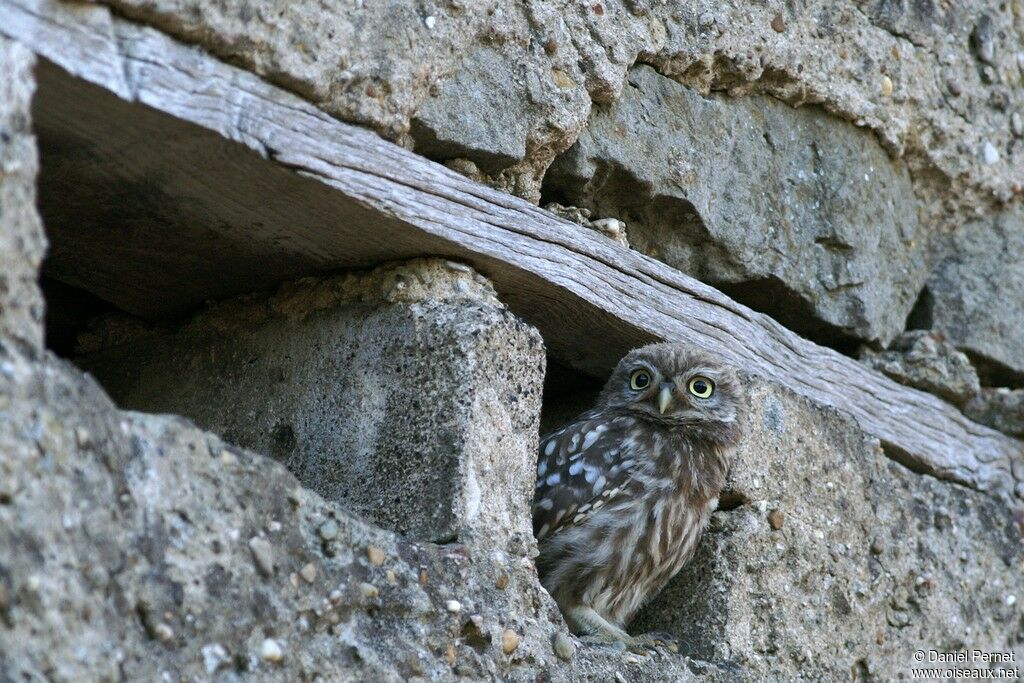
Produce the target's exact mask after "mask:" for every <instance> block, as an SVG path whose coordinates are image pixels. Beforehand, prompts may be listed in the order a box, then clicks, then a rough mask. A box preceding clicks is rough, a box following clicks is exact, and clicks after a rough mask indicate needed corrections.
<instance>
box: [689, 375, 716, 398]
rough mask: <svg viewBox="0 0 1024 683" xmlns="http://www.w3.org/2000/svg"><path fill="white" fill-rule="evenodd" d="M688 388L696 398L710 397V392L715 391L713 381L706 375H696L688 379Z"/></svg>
mask: <svg viewBox="0 0 1024 683" xmlns="http://www.w3.org/2000/svg"><path fill="white" fill-rule="evenodd" d="M689 389H690V393H691V394H693V395H694V396H696V397H697V398H710V397H711V394H713V393H715V383H714V382H712V381H711V380H709V379H708V378H707V377H701V376H700V375H697V376H696V377H694V378H693V379H691V380H690V385H689Z"/></svg>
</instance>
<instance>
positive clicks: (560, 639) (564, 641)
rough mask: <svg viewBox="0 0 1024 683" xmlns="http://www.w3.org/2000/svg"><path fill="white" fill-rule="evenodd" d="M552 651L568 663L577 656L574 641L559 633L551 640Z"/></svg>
mask: <svg viewBox="0 0 1024 683" xmlns="http://www.w3.org/2000/svg"><path fill="white" fill-rule="evenodd" d="M551 649H552V650H553V651H554V653H555V655H557V656H558V658H559V659H561V660H563V661H566V662H568V661H569V660H571V659H572V657H573V655H575V654H576V646H575V645H574V644H573V642H572V639H571V638H570V637H569V636H567V635H565V634H564V633H562V632H561V631H559V632H558V633H556V634H555V635H554V637H553V638H552V639H551Z"/></svg>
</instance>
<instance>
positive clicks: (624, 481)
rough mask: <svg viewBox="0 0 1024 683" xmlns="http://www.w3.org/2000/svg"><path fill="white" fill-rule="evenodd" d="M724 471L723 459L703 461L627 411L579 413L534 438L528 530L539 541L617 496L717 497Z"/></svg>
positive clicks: (702, 500) (697, 501)
mask: <svg viewBox="0 0 1024 683" xmlns="http://www.w3.org/2000/svg"><path fill="white" fill-rule="evenodd" d="M713 460H716V461H717V460H718V459H717V458H714V459H713ZM725 469H726V463H725V462H724V458H723V459H722V460H721V461H720V462H705V461H704V459H703V458H702V457H700V455H699V454H695V453H694V449H692V448H691V446H690V444H689V443H688V442H687V440H686V439H685V438H683V436H681V435H679V436H677V435H673V434H671V433H669V432H667V431H666V430H664V429H657V428H651V427H650V426H649V425H646V424H644V423H643V421H642V420H638V419H637V418H635V417H633V416H629V415H620V416H616V417H611V416H608V415H606V414H602V413H600V412H599V411H596V410H595V411H591V412H589V413H584V414H583V415H581V416H580V417H579V418H577V419H576V421H574V422H572V423H570V424H568V425H566V426H565V427H562V428H561V429H559V430H557V431H555V432H553V433H551V434H550V435H548V436H547V437H545V438H544V439H543V440H542V441H541V444H540V455H539V457H538V463H537V483H536V492H535V494H534V503H533V531H534V535H535V536H536V537H537V540H538V541H540V542H543V541H544V540H545V539H547V538H549V537H551V536H553V535H554V534H556V533H557V532H558V531H560V530H561V529H564V528H566V527H569V526H574V525H578V524H582V523H584V522H585V521H586V520H587V519H588V518H589V517H590V516H592V515H593V514H594V513H596V512H597V511H598V510H600V509H602V508H604V507H605V506H607V505H609V504H610V503H611V502H612V501H618V500H619V499H622V498H638V497H649V496H651V495H664V496H673V497H675V496H681V497H682V498H684V499H685V500H686V502H687V503H689V504H690V505H692V506H694V507H702V506H703V505H705V504H706V503H707V502H708V500H709V499H710V498H712V497H717V495H718V491H719V489H720V488H721V485H722V481H723V480H724V477H725Z"/></svg>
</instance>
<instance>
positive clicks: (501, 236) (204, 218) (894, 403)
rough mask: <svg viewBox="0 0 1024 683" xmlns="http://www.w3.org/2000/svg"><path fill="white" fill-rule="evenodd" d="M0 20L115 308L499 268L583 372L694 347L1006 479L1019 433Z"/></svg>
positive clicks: (637, 269) (182, 66)
mask: <svg viewBox="0 0 1024 683" xmlns="http://www.w3.org/2000/svg"><path fill="white" fill-rule="evenodd" d="M0 34H4V35H7V36H9V37H12V38H14V39H15V40H18V41H20V42H22V43H24V44H26V45H27V46H28V47H29V48H31V49H33V50H34V51H36V52H37V53H38V54H39V55H40V56H42V57H43V58H45V59H46V60H49V61H50V62H51V63H52V65H51V66H48V67H43V68H41V70H40V92H39V99H38V104H37V120H38V125H39V129H40V130H39V136H40V140H41V145H42V148H43V151H42V153H43V169H44V170H43V180H42V183H43V188H42V194H43V195H44V196H45V197H47V198H48V199H44V207H43V209H44V211H43V213H44V217H45V218H46V219H47V222H48V230H49V231H50V234H51V237H52V240H53V242H54V256H53V258H51V261H50V265H49V268H50V269H51V273H52V274H53V275H54V276H56V277H59V278H61V279H65V280H67V281H69V282H72V283H73V284H77V285H79V286H82V287H84V288H87V289H89V290H90V291H93V292H95V293H97V294H99V295H101V296H103V297H104V298H107V299H109V300H111V301H113V302H115V303H117V304H118V305H120V306H121V307H123V308H125V309H126V310H129V311H133V312H136V313H139V314H141V315H166V314H168V313H171V312H174V311H176V310H183V309H187V308H188V307H190V306H194V305H195V304H196V303H198V302H199V301H201V300H203V299H206V298H215V297H220V296H226V295H229V294H233V293H237V292H241V291H246V290H250V289H253V288H256V287H262V286H270V285H272V284H273V283H275V282H278V281H280V280H281V279H283V278H286V277H294V276H298V275H304V274H310V273H315V272H323V271H328V270H332V269H339V268H347V267H358V266H365V265H369V264H372V263H376V262H380V261H382V260H388V259H394V258H403V257H406V256H412V255H421V254H440V255H445V256H449V257H452V258H458V259H461V260H464V261H467V262H469V263H471V264H473V265H474V266H475V267H476V268H478V269H479V270H480V271H482V272H483V273H484V274H486V275H487V276H488V277H490V278H491V279H492V280H493V281H494V282H495V285H496V286H497V287H498V290H499V293H500V294H501V295H502V297H503V298H504V300H505V301H506V302H507V303H508V304H509V306H510V307H511V308H512V309H513V310H515V311H516V312H517V313H519V314H520V315H522V316H524V317H525V318H527V319H528V320H530V321H531V322H532V323H533V324H535V325H537V326H538V327H539V328H540V329H541V331H542V332H543V333H544V337H545V340H546V342H547V343H548V345H549V347H550V348H551V349H552V351H553V353H554V354H555V355H556V356H558V357H559V358H561V359H562V360H565V361H567V362H570V363H572V364H574V365H576V366H577V367H580V368H582V369H586V370H589V371H591V372H602V371H606V370H607V369H608V368H609V367H610V366H611V365H612V364H613V363H614V362H615V360H616V359H617V358H618V357H619V356H620V355H621V354H622V352H623V351H624V350H625V349H627V348H629V347H631V346H634V345H636V344H640V343H644V342H646V341H649V340H652V339H659V338H660V339H672V340H686V341H688V342H691V343H693V344H694V345H697V346H700V347H703V348H705V349H707V350H708V351H710V352H712V353H715V354H717V355H719V356H721V357H723V358H724V359H726V360H727V361H728V362H730V363H732V364H734V365H735V366H737V367H739V368H742V369H744V370H746V371H749V372H752V373H756V374H759V375H761V376H764V377H766V378H769V379H772V380H774V381H777V382H779V383H781V384H784V385H786V386H788V387H789V388H791V389H792V390H794V391H796V392H798V393H800V394H802V395H804V396H806V397H808V398H810V399H812V400H814V401H816V402H818V403H821V404H825V405H829V406H834V407H835V408H838V409H840V410H842V411H844V412H846V413H848V414H850V415H852V416H853V417H854V418H856V420H857V421H858V422H859V423H860V425H861V426H862V428H863V429H864V430H865V431H867V432H868V433H870V434H873V435H875V436H876V437H878V438H879V439H880V440H881V441H882V442H883V443H884V444H886V445H887V446H888V447H889V449H890V453H891V454H892V455H894V456H895V457H897V458H898V459H900V460H901V461H903V462H904V463H906V464H908V465H910V466H911V467H914V468H916V469H920V470H922V471H927V472H929V473H932V474H934V475H936V476H939V477H943V478H946V479H950V480H953V481H957V482H960V483H963V484H967V485H970V486H973V487H977V488H979V489H982V490H989V491H999V492H1008V491H1010V490H1012V489H1013V486H1014V478H1013V475H1012V474H1011V471H1012V468H1011V463H1012V462H1014V461H1016V462H1020V461H1021V459H1022V458H1024V445H1022V444H1021V443H1020V442H1018V441H1015V440H1013V439H1011V438H1009V437H1006V436H1004V435H1002V434H1000V433H998V432H995V431H993V430H991V429H988V428H986V427H983V426H981V425H978V424H975V423H973V422H971V421H970V420H968V419H967V418H965V417H964V416H963V415H962V414H961V413H960V412H959V411H957V410H956V409H954V408H953V407H952V406H950V405H948V404H946V403H944V402H942V401H941V400H939V399H938V398H936V397H934V396H932V395H930V394H926V393H923V392H920V391H916V390H913V389H909V388H906V387H903V386H900V385H898V384H896V383H895V382H892V381H890V380H888V379H886V378H885V377H883V376H882V375H880V374H878V373H875V372H873V371H871V370H868V369H866V368H865V367H863V366H861V365H860V364H859V363H857V362H856V361H854V360H852V359H850V358H847V357H845V356H842V355H841V354H839V353H836V352H834V351H832V350H830V349H827V348H823V347H820V346H817V345H815V344H813V343H811V342H809V341H806V340H804V339H802V338H800V337H798V336H797V335H795V334H793V333H792V332H790V331H788V330H787V329H785V328H783V327H782V326H780V325H779V324H777V323H776V322H775V321H773V320H772V319H770V318H768V317H766V316H763V315H761V314H758V313H756V312H754V311H751V310H750V309H748V308H746V307H744V306H742V305H740V304H737V303H736V302H734V301H731V300H730V299H729V298H728V297H726V296H725V295H723V294H722V293H720V292H718V291H717V290H715V289H713V288H711V287H708V286H706V285H704V284H702V283H700V282H698V281H696V280H693V279H691V278H689V277H687V276H685V275H683V274H681V273H679V272H677V271H675V270H673V269H671V268H669V267H667V266H665V265H664V264H661V263H659V262H657V261H655V260H653V259H650V258H647V257H645V256H643V255H641V254H639V253H637V252H634V251H630V250H628V249H625V248H623V247H621V246H619V245H617V244H615V243H613V242H611V241H610V240H607V239H605V238H604V237H602V236H600V235H598V234H596V233H594V232H591V231H587V230H584V229H581V228H580V227H579V226H577V225H575V224H572V223H569V222H567V221H564V220H561V219H558V218H556V217H554V216H552V215H550V214H549V213H547V212H545V211H543V210H541V209H539V208H537V207H535V206H532V205H530V204H528V203H526V202H524V201H522V200H519V199H517V198H515V197H512V196H508V195H505V194H502V193H500V192H497V191H494V190H492V189H489V188H487V187H484V186H482V185H479V184H477V183H474V182H472V181H470V180H467V179H465V178H463V177H462V176H460V175H458V174H456V173H453V172H451V171H449V170H448V169H446V168H444V167H443V166H441V165H439V164H435V163H432V162H430V161H428V160H426V159H423V158H421V157H418V156H416V155H415V154H413V153H411V152H409V151H407V150H404V149H402V148H400V147H397V146H395V145H393V144H390V143H388V142H386V141H384V140H381V139H380V138H378V137H376V136H375V135H373V134H372V133H369V132H367V131H365V130H362V129H359V128H356V127H353V126H350V125H346V124H344V123H341V122H339V121H336V120H334V119H332V118H330V117H329V116H327V115H326V114H324V113H322V112H320V111H319V110H317V109H316V108H314V107H313V106H311V105H309V104H308V103H306V102H304V101H302V100H300V99H299V98H297V97H295V96H293V95H291V94H289V93H287V92H284V91H282V90H280V89H278V88H276V87H273V86H270V85H268V84H266V83H264V82H263V81H261V80H260V79H258V78H257V77H255V76H254V75H252V74H249V73H247V72H245V71H242V70H240V69H237V68H234V67H231V66H228V65H226V64H223V63H221V62H219V61H217V60H215V59H213V58H211V57H209V56H208V55H206V54H204V53H203V52H201V51H199V50H197V49H195V48H191V47H188V46H185V45H182V44H180V43H177V42H175V41H173V40H171V39H170V38H168V37H166V36H164V35H162V34H160V33H159V32H156V31H154V30H151V29H147V28H142V27H138V26H135V25H133V24H131V23H128V22H125V21H122V20H120V19H117V18H112V17H111V16H110V15H109V13H108V11H107V10H105V9H104V8H102V7H96V6H92V5H67V4H63V3H55V2H45V1H41V0H0ZM76 188H77V190H76ZM147 192H149V193H150V194H147ZM140 197H143V198H147V199H145V201H146V203H145V204H144V205H139V204H138V202H139V201H141V200H140Z"/></svg>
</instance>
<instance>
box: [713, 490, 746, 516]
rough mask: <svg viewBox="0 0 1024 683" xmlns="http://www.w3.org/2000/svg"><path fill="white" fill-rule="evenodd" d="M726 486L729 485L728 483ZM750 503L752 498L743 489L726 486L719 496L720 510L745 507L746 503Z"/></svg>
mask: <svg viewBox="0 0 1024 683" xmlns="http://www.w3.org/2000/svg"><path fill="white" fill-rule="evenodd" d="M726 486H728V484H727V485H726ZM750 503H751V500H750V497H749V496H748V495H747V494H745V493H743V492H742V491H737V490H735V489H730V488H726V489H725V490H723V491H722V493H721V495H720V496H718V511H719V512H729V511H731V510H735V509H737V508H740V507H743V506H744V505H750Z"/></svg>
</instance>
